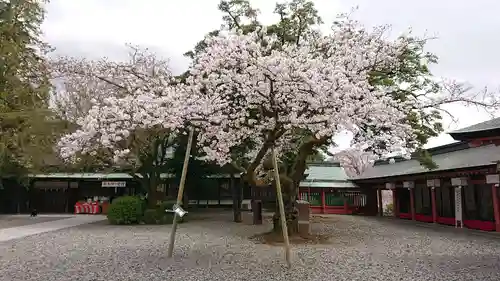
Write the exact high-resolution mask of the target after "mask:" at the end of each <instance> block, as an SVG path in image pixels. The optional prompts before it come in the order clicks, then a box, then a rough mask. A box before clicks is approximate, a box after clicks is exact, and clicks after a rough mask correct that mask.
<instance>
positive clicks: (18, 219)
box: [0, 215, 68, 229]
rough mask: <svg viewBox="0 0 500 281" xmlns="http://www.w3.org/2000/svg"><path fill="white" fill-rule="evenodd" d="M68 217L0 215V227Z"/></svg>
mask: <svg viewBox="0 0 500 281" xmlns="http://www.w3.org/2000/svg"><path fill="white" fill-rule="evenodd" d="M66 218H68V217H63V216H57V217H55V216H42V215H39V216H37V217H35V218H32V217H30V216H29V215H1V216H0V229H2V228H9V227H18V226H23V225H30V224H35V223H41V222H48V221H56V220H61V219H66Z"/></svg>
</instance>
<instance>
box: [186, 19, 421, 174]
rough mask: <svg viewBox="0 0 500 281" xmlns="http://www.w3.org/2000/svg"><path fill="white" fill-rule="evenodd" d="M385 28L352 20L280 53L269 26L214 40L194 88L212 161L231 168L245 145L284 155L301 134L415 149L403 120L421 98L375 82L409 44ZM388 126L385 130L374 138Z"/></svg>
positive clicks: (197, 68)
mask: <svg viewBox="0 0 500 281" xmlns="http://www.w3.org/2000/svg"><path fill="white" fill-rule="evenodd" d="M384 31H385V29H384V28H379V29H375V30H373V31H369V30H366V29H363V28H362V27H361V26H359V25H358V24H357V23H356V22H353V21H349V20H346V21H344V22H342V23H340V24H339V25H338V26H337V28H335V29H334V30H333V32H332V33H331V34H330V35H327V36H324V37H323V38H321V39H318V40H317V41H314V42H307V41H304V42H302V43H301V44H298V45H297V44H285V45H284V46H283V47H282V48H280V49H275V48H274V46H275V43H277V40H278V38H277V37H276V36H269V35H267V33H266V30H265V28H262V29H259V30H257V31H255V32H253V33H249V34H241V33H240V32H237V31H226V32H221V33H220V35H219V36H216V37H211V38H207V39H206V41H205V43H206V45H207V46H206V48H205V49H204V50H203V51H202V52H199V53H198V54H197V55H198V56H197V57H196V58H195V63H193V65H192V67H191V69H190V72H191V77H190V78H189V79H188V81H187V84H188V86H189V87H190V88H191V92H192V95H191V98H192V97H193V96H197V98H196V99H197V100H198V101H199V103H200V107H202V108H204V109H205V112H203V114H202V115H203V119H204V122H199V123H198V125H200V126H203V127H204V133H203V134H201V135H200V141H201V142H202V143H204V144H205V145H206V146H205V148H204V150H205V152H206V153H207V155H208V157H209V158H210V159H214V160H217V161H218V162H219V163H220V164H224V163H228V162H230V161H231V158H230V156H231V150H232V149H233V148H236V147H239V146H240V145H242V144H243V143H245V142H253V143H255V144H256V145H255V146H254V147H255V148H256V149H257V150H259V149H261V148H262V146H263V145H264V143H266V142H272V143H274V144H275V145H277V146H278V149H280V150H283V149H286V148H284V147H283V145H285V144H286V145H291V144H290V140H291V136H293V133H292V132H294V131H295V130H305V131H306V132H308V133H309V134H310V135H311V136H314V137H315V138H316V139H318V140H324V141H325V142H326V140H328V139H330V138H331V137H333V136H334V135H335V134H336V133H337V132H340V131H343V130H347V131H350V132H352V133H353V134H354V135H356V136H357V137H356V139H355V142H356V143H355V145H356V144H359V145H363V146H364V147H366V146H371V145H373V146H376V144H380V143H383V144H384V146H382V147H381V146H376V147H378V148H377V151H376V152H377V153H378V154H383V153H386V152H392V151H395V150H400V149H401V148H402V147H410V148H411V147H412V146H413V145H414V143H412V142H411V140H412V139H413V131H412V129H411V127H410V126H409V125H407V124H406V122H404V119H405V118H406V116H407V113H408V112H409V111H410V110H411V108H412V107H415V104H413V103H414V102H415V101H411V102H406V103H401V102H397V101H396V100H395V99H393V98H391V97H390V96H389V95H388V94H387V93H388V91H389V90H390V89H386V88H382V87H379V88H374V87H372V86H371V85H370V81H369V77H370V76H369V74H370V72H371V71H375V70H391V69H394V68H396V67H398V65H397V63H398V59H397V58H398V56H399V55H400V54H401V52H402V50H403V49H404V47H405V44H406V42H405V41H404V40H403V39H398V40H395V41H391V40H387V39H385V38H384V36H383V35H384ZM367 126H368V127H370V129H368V130H365V131H361V128H366V127H367ZM381 129H384V132H386V133H378V134H375V132H379V130H381ZM360 132H361V134H359V133H360ZM408 151H409V152H411V150H408Z"/></svg>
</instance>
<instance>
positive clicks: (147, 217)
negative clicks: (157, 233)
mask: <svg viewBox="0 0 500 281" xmlns="http://www.w3.org/2000/svg"><path fill="white" fill-rule="evenodd" d="M160 218H161V217H158V211H157V210H155V209H147V210H146V211H144V216H143V217H142V221H143V222H144V223H145V224H157V223H158V222H159V220H160Z"/></svg>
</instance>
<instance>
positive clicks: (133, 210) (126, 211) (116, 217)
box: [108, 196, 143, 224]
mask: <svg viewBox="0 0 500 281" xmlns="http://www.w3.org/2000/svg"><path fill="white" fill-rule="evenodd" d="M142 215H143V207H142V200H141V199H140V198H138V197H135V196H123V197H119V198H116V199H115V200H113V203H111V205H110V206H109V209H108V221H109V222H110V223H111V224H137V223H139V222H140V221H141V219H142Z"/></svg>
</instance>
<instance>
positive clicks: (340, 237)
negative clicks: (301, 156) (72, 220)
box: [0, 213, 500, 281]
mask: <svg viewBox="0 0 500 281" xmlns="http://www.w3.org/2000/svg"><path fill="white" fill-rule="evenodd" d="M230 220H231V214H230V213H224V214H221V215H215V216H214V217H213V218H212V219H209V220H206V221H193V222H190V223H186V224H183V225H182V226H181V227H180V228H179V231H178V238H177V239H176V247H175V252H174V258H173V259H167V258H166V249H167V243H168V233H169V231H170V227H169V226H134V227H126V226H125V227H123V226H121V227H118V226H109V225H102V224H97V225H96V224H88V225H81V226H77V227H73V228H68V229H62V230H58V231H53V232H48V233H44V234H39V235H35V236H29V237H25V238H23V239H18V240H11V241H7V242H1V243H0V263H1V264H2V267H0V276H2V280H12V281H18V280H19V281H20V280H22V281H32V280H37V281H38V280H51V281H52V280H61V281H62V280H72V278H74V276H78V280H82V281H86V280H123V281H126V280H134V281H139V280H141V281H142V280H183V281H185V280H247V281H248V280H300V281H307V280H315V281H316V280H318V281H319V280H349V281H351V280H384V281H388V280H408V281H418V280H422V281H424V280H425V281H428V280H433V281H437V280H482V281H488V280H499V272H500V240H499V239H497V238H493V237H489V236H487V237H486V236H477V235H473V234H471V233H470V232H469V233H456V232H450V231H447V230H446V229H441V228H436V229H434V228H431V229H429V228H424V227H419V226H417V225H413V224H410V223H403V222H400V221H398V220H391V219H380V218H374V217H360V216H336V215H329V216H328V217H326V218H323V217H321V218H320V217H315V218H314V219H313V221H314V223H313V226H312V228H313V231H314V232H316V233H318V232H323V233H329V234H331V239H330V244H327V245H295V246H293V248H292V256H293V268H292V269H291V270H287V269H285V268H284V261H283V249H282V248H281V247H272V246H268V245H263V244H258V243H255V242H253V241H250V240H249V239H248V237H249V236H251V235H252V234H255V233H260V232H263V231H266V230H268V229H269V228H270V225H268V224H264V225H262V226H246V225H242V224H236V223H232V222H230Z"/></svg>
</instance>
